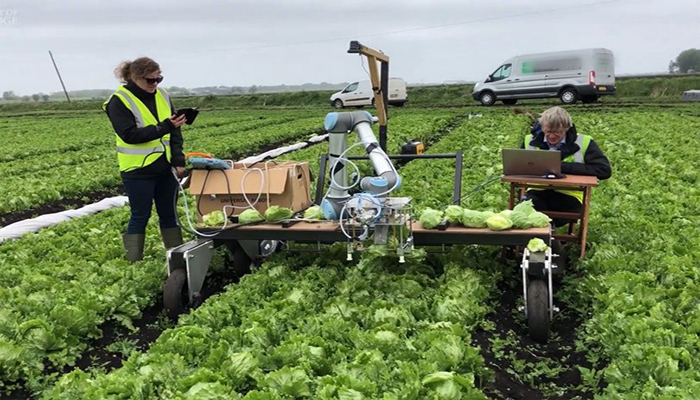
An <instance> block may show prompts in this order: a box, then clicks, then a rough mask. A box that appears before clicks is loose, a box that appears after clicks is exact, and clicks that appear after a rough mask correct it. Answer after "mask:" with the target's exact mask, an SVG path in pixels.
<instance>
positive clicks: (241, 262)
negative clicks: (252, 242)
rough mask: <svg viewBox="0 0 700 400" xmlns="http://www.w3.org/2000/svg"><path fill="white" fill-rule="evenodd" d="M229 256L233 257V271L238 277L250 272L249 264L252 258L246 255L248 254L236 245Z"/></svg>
mask: <svg viewBox="0 0 700 400" xmlns="http://www.w3.org/2000/svg"><path fill="white" fill-rule="evenodd" d="M231 256H232V257H233V272H234V273H235V274H236V276H237V277H239V278H240V277H243V275H246V274H249V273H250V266H251V264H252V263H253V260H251V259H250V257H248V254H246V252H245V251H243V249H242V248H240V247H238V248H236V249H234V250H233V251H232V252H231Z"/></svg>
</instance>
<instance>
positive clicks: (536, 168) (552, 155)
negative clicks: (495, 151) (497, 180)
mask: <svg viewBox="0 0 700 400" xmlns="http://www.w3.org/2000/svg"><path fill="white" fill-rule="evenodd" d="M502 152H503V153H502V154H503V175H523V176H532V177H542V178H562V177H564V175H563V174H562V173H561V152H560V151H558V150H557V151H553V150H546V151H544V150H527V149H502Z"/></svg>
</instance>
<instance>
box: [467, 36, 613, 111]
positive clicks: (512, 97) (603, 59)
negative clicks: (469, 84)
mask: <svg viewBox="0 0 700 400" xmlns="http://www.w3.org/2000/svg"><path fill="white" fill-rule="evenodd" d="M615 89H616V88H615V62H614V59H613V53H612V51H610V50H607V49H582V50H571V51H558V52H552V53H539V54H527V55H523V56H517V57H513V58H511V59H509V60H507V61H505V62H504V63H503V64H502V65H501V66H500V67H498V68H496V71H494V72H493V73H492V74H491V75H489V77H488V78H486V80H485V81H484V82H478V83H477V84H476V85H474V91H473V92H472V97H473V98H474V100H476V101H479V102H481V104H483V105H485V106H490V105H493V104H494V103H495V102H496V100H501V101H503V103H504V104H515V103H516V102H517V101H518V99H537V98H545V97H558V98H559V99H560V100H561V102H562V103H564V104H574V103H576V102H577V101H578V100H581V101H582V102H584V103H592V102H595V101H596V100H598V98H599V97H600V96H604V95H614V94H615Z"/></svg>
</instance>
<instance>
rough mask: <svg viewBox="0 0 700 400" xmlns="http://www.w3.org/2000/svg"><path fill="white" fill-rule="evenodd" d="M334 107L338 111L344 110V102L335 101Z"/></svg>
mask: <svg viewBox="0 0 700 400" xmlns="http://www.w3.org/2000/svg"><path fill="white" fill-rule="evenodd" d="M333 107H335V108H338V109H340V108H343V100H340V99H335V101H334V102H333Z"/></svg>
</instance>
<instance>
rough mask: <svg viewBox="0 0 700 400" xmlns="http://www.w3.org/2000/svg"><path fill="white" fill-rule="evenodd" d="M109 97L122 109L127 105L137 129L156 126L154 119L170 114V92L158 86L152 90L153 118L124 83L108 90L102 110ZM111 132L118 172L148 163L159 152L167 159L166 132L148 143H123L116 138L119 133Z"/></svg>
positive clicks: (155, 158) (157, 155)
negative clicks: (110, 90) (122, 104)
mask: <svg viewBox="0 0 700 400" xmlns="http://www.w3.org/2000/svg"><path fill="white" fill-rule="evenodd" d="M112 96H116V97H117V98H119V99H120V100H121V101H122V103H124V105H125V106H126V108H128V109H129V110H130V111H131V113H132V114H134V119H135V120H136V127H137V128H143V127H146V126H150V125H156V124H158V121H162V120H164V119H166V118H168V117H170V115H171V114H172V108H171V104H170V95H168V93H167V92H166V91H165V90H164V89H161V88H158V91H157V92H156V111H157V113H158V116H157V119H156V116H154V115H153V113H152V112H151V110H149V109H148V107H146V105H145V104H143V102H142V101H141V100H139V98H138V97H136V96H135V95H134V94H133V93H131V92H130V91H129V90H128V89H127V88H126V87H124V86H120V87H119V88H118V89H117V90H116V91H115V92H114V93H112V95H111V96H109V98H108V99H107V101H105V102H104V104H102V109H103V110H107V104H108V103H109V101H110V100H111V99H112ZM115 135H116V137H117V157H118V159H119V171H121V172H126V171H132V170H135V169H138V168H143V167H145V166H147V165H150V164H152V163H153V162H154V161H156V160H157V159H158V158H159V157H160V156H161V155H162V154H163V153H165V157H166V159H167V160H168V162H170V159H171V155H170V134H166V135H164V136H163V137H162V138H160V139H154V140H151V141H150V142H146V143H139V144H129V143H126V142H125V141H123V140H122V138H121V137H119V135H117V134H116V133H115Z"/></svg>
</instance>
